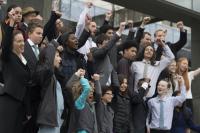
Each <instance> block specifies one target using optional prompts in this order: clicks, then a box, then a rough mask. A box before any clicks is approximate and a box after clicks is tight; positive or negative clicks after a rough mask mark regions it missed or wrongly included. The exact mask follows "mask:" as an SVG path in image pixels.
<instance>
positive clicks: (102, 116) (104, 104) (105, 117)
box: [96, 86, 114, 133]
mask: <svg viewBox="0 0 200 133" xmlns="http://www.w3.org/2000/svg"><path fill="white" fill-rule="evenodd" d="M112 98H113V93H112V88H111V87H109V86H105V87H102V97H101V100H100V101H97V103H96V116H97V123H98V131H99V133H113V118H114V111H113V110H112V108H111V106H110V105H109V103H111V101H112Z"/></svg>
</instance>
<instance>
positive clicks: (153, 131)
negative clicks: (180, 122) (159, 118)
mask: <svg viewBox="0 0 200 133" xmlns="http://www.w3.org/2000/svg"><path fill="white" fill-rule="evenodd" d="M150 133H170V130H157V129H151V132H150Z"/></svg>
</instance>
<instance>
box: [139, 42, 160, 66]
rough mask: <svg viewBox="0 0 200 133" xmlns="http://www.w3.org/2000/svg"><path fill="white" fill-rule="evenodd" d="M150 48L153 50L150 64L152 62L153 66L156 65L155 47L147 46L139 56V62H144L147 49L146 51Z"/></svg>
mask: <svg viewBox="0 0 200 133" xmlns="http://www.w3.org/2000/svg"><path fill="white" fill-rule="evenodd" d="M149 46H150V47H152V48H153V56H152V58H151V59H150V62H151V65H155V63H156V51H155V49H154V47H153V46H151V45H148V46H146V47H144V48H143V50H142V52H141V53H139V54H138V58H137V61H142V60H143V59H144V52H145V49H146V48H147V47H149Z"/></svg>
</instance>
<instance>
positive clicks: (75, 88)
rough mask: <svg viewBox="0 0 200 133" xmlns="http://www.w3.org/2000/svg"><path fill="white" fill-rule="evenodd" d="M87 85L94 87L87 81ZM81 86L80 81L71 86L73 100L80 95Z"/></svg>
mask: <svg viewBox="0 0 200 133" xmlns="http://www.w3.org/2000/svg"><path fill="white" fill-rule="evenodd" d="M89 84H90V86H91V88H92V86H94V85H93V84H94V83H93V82H91V81H89ZM82 89H83V88H82V85H81V84H80V81H76V82H74V84H73V85H72V96H73V100H76V99H77V98H78V97H79V96H80V95H81V92H82Z"/></svg>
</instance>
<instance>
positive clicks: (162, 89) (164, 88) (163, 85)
mask: <svg viewBox="0 0 200 133" xmlns="http://www.w3.org/2000/svg"><path fill="white" fill-rule="evenodd" d="M157 90H158V95H160V96H163V95H166V94H167V92H168V90H169V88H168V82H167V81H164V80H161V81H160V82H159V83H158V86H157Z"/></svg>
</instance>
